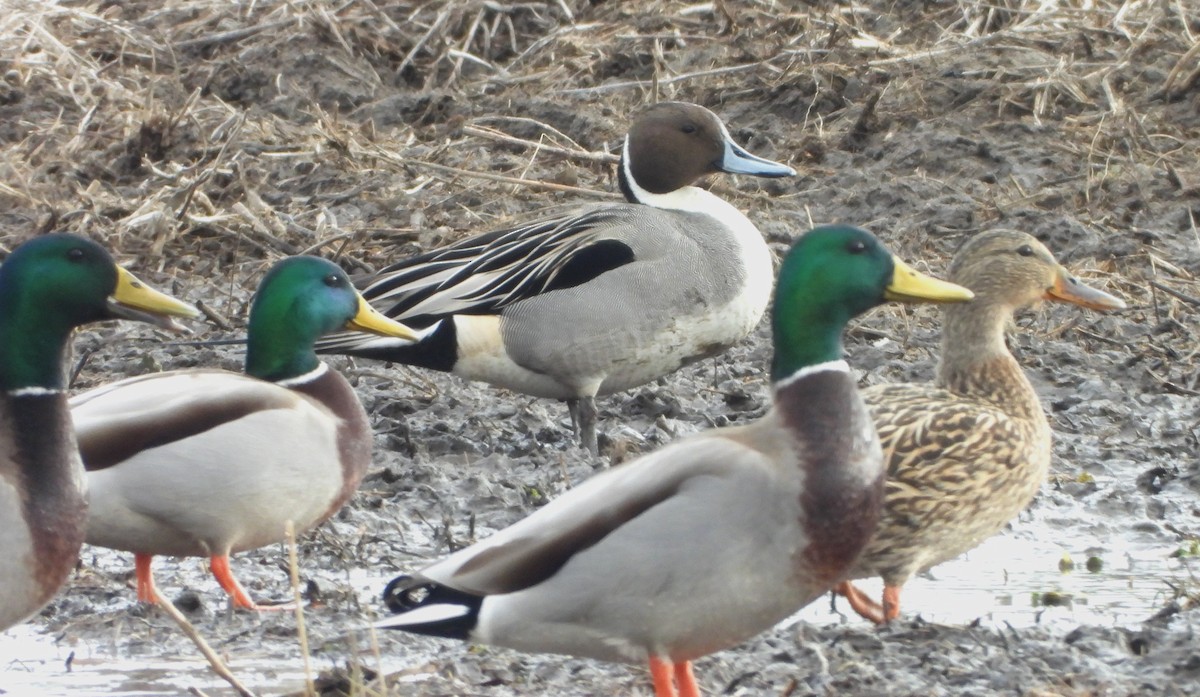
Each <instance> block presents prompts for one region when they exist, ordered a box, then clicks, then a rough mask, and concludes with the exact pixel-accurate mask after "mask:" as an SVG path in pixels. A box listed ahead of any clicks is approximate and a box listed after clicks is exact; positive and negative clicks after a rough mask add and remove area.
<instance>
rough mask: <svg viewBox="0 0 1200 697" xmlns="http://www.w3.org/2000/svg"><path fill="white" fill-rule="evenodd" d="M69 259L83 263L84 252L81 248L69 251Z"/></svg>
mask: <svg viewBox="0 0 1200 697" xmlns="http://www.w3.org/2000/svg"><path fill="white" fill-rule="evenodd" d="M67 259H68V260H70V261H74V262H80V261H83V250H82V249H80V248H79V247H73V248H72V249H69V250H67Z"/></svg>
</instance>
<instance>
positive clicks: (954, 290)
mask: <svg viewBox="0 0 1200 697" xmlns="http://www.w3.org/2000/svg"><path fill="white" fill-rule="evenodd" d="M892 263H893V264H894V266H895V268H894V269H893V270H892V282H891V283H889V284H888V287H887V290H885V291H884V293H883V297H884V298H886V299H888V300H894V301H896V302H902V303H960V302H964V301H967V300H970V299H971V298H973V297H975V294H974V293H972V292H971V291H969V290H967V289H966V288H963V287H962V286H960V285H956V284H954V283H950V282H949V281H941V280H938V279H936V278H933V277H932V276H926V275H925V274H923V273H921V272H920V271H917V270H916V269H914V268H913V267H911V266H909V265H908V264H905V263H904V262H903V261H900V260H899V259H897V258H896V257H894V256H893V257H892Z"/></svg>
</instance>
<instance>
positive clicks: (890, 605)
mask: <svg viewBox="0 0 1200 697" xmlns="http://www.w3.org/2000/svg"><path fill="white" fill-rule="evenodd" d="M899 616H900V586H884V587H883V621H884V622H891V621H892V620H894V619H896V618H897V617H899Z"/></svg>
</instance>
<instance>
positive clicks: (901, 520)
mask: <svg viewBox="0 0 1200 697" xmlns="http://www.w3.org/2000/svg"><path fill="white" fill-rule="evenodd" d="M862 395H863V400H864V401H865V402H866V404H867V408H868V410H869V411H870V412H871V418H872V419H873V420H874V421H875V428H876V431H877V432H878V434H879V442H880V444H881V445H882V447H883V455H884V462H885V463H886V467H887V484H886V496H885V509H886V515H885V524H891V525H904V526H905V527H908V528H911V529H913V530H918V529H922V528H924V527H926V526H928V523H929V520H930V519H931V518H944V517H946V515H947V512H946V511H945V510H944V509H945V507H948V506H951V507H953V506H959V507H962V506H971V505H976V503H978V505H980V506H986V505H987V504H986V499H987V497H988V496H989V495H992V494H993V493H995V492H991V490H990V488H989V486H990V481H991V480H993V479H995V478H996V477H997V476H1004V475H1005V473H1008V472H1011V471H1012V470H1014V469H1016V468H1019V467H1022V466H1027V465H1026V463H1027V462H1028V460H1029V451H1030V434H1029V432H1028V429H1027V428H1023V427H1022V424H1021V423H1020V422H1018V421H1016V420H1014V419H1012V418H1010V417H1009V416H1008V415H1006V414H1005V413H1004V412H1003V411H1002V410H1000V409H999V408H997V407H992V406H989V405H987V404H984V403H982V402H978V401H975V400H967V399H963V398H961V397H959V396H958V395H955V394H954V393H951V392H948V391H946V390H943V389H939V388H936V387H933V386H931V385H911V384H902V385H879V386H873V387H870V388H867V389H865V390H863V392H862Z"/></svg>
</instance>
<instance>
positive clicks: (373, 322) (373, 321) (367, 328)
mask: <svg viewBox="0 0 1200 697" xmlns="http://www.w3.org/2000/svg"><path fill="white" fill-rule="evenodd" d="M346 329H352V330H354V331H359V332H366V333H367V334H378V335H379V336H393V337H396V338H397V339H407V340H408V341H419V340H420V338H421V335H420V334H418V333H417V332H415V331H413V330H412V329H409V328H408V327H407V326H405V325H403V324H400V323H399V322H397V321H396V320H394V319H391V318H390V317H386V316H384V314H383V313H381V312H380V311H379V310H376V309H375V308H373V307H371V306H370V304H368V303H367V301H366V300H365V299H364V298H363V297H362V296H361V295H359V296H358V314H357V315H355V316H354V318H353V319H351V320H350V321H349V322H347V323H346Z"/></svg>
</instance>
